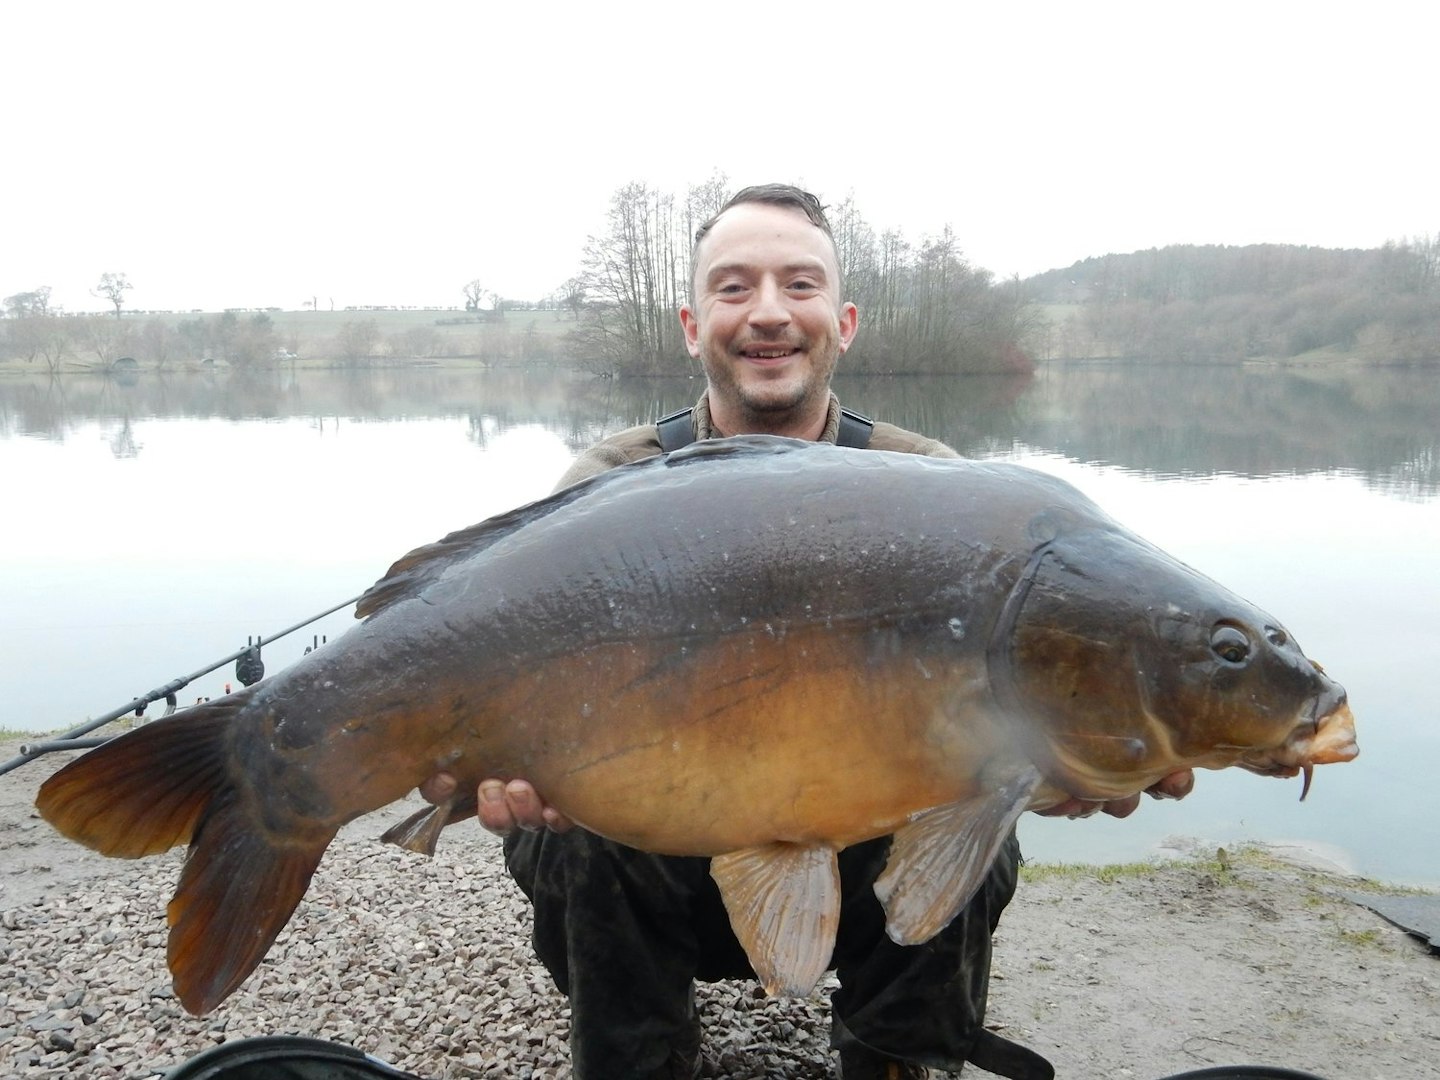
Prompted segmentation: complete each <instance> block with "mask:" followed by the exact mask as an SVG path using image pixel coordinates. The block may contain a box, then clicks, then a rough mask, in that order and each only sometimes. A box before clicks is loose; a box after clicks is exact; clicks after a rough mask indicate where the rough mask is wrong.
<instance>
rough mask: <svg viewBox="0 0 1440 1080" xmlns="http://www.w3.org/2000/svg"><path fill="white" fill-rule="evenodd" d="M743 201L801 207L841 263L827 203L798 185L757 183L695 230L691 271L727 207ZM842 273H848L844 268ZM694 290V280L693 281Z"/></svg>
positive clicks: (729, 200) (792, 208)
mask: <svg viewBox="0 0 1440 1080" xmlns="http://www.w3.org/2000/svg"><path fill="white" fill-rule="evenodd" d="M742 203H764V204H766V205H767V206H779V207H782V208H783V209H786V210H798V211H799V212H800V213H802V214H804V215H805V217H806V218H807V219H808V220H809V222H810V224H811V225H814V226H815V227H816V228H817V229H819V230H820V231H821V232H823V233H824V234H825V236H826V237H827V238H828V239H829V241H830V246H831V248H832V249H834V251H835V261H836V264H837V265H838V264H839V261H840V248H839V246H838V245H837V244H836V243H835V233H834V232H832V231H831V229H830V220H829V219H828V218H827V217H826V216H825V205H824V204H823V203H822V202H821V201H820V200H819V199H818V198H816V197H815V196H814V195H812V194H810V192H808V191H805V190H804V189H803V188H798V187H796V186H795V185H794V184H754V185H752V186H751V187H747V188H741V189H740V190H739V191H737V192H736V193H735V194H734V195H731V196H730V198H729V199H727V200H726V202H725V205H724V206H722V207H720V209H719V210H717V211H716V212H715V213H714V214H713V215H712V216H711V217H710V218H709V219H708V220H707V221H706V222H705V223H704V224H703V225H701V226H700V228H698V229H696V230H695V243H694V244H693V245H691V248H690V267H691V270H690V272H691V274H692V275H693V274H694V272H695V267H696V265H697V256H698V255H699V254H700V243H701V241H703V240H704V239H705V237H706V235H707V234H708V233H709V232H710V230H711V229H712V228H714V227H715V223H716V222H717V221H719V220H720V218H721V216H722V215H723V214H724V213H725V211H726V210H729V209H730V208H731V207H733V206H740V205H741V204H742ZM840 273H841V276H842V277H843V276H844V273H845V270H844V267H840ZM835 284H836V290H837V295H838V294H839V292H840V290H841V289H842V285H841V282H838V281H837V282H836V283H835ZM691 288H692V291H693V288H694V282H693V280H692V282H691Z"/></svg>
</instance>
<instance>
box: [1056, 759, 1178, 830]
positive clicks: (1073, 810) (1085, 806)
mask: <svg viewBox="0 0 1440 1080" xmlns="http://www.w3.org/2000/svg"><path fill="white" fill-rule="evenodd" d="M1194 787H1195V772H1194V770H1192V769H1181V770H1180V771H1179V772H1173V773H1171V774H1170V775H1169V776H1163V777H1161V778H1160V779H1159V780H1157V781H1156V782H1155V783H1154V784H1152V785H1150V787H1148V788H1146V789H1145V790H1146V794H1148V795H1149V796H1150V797H1151V798H1152V799H1183V798H1184V797H1185V796H1186V795H1189V794H1190V791H1191V789H1193V788H1194ZM1139 805H1140V796H1139V795H1130V796H1127V797H1126V798H1124V799H1111V800H1110V801H1109V802H1088V801H1086V800H1084V799H1066V800H1065V801H1064V802H1062V803H1057V804H1056V805H1054V806H1051V807H1047V808H1046V809H1044V810H1036V811H1035V812H1036V813H1037V814H1039V815H1040V816H1041V817H1068V818H1085V817H1089V816H1090V815H1091V814H1098V813H1101V812H1103V813H1106V814H1109V815H1110V816H1111V817H1117V818H1125V817H1129V816H1130V815H1131V814H1133V813H1134V812H1135V808H1136V807H1137V806H1139Z"/></svg>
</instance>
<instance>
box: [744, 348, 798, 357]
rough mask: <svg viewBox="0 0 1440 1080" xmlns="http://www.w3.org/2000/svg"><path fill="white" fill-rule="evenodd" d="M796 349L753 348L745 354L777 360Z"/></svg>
mask: <svg viewBox="0 0 1440 1080" xmlns="http://www.w3.org/2000/svg"><path fill="white" fill-rule="evenodd" d="M794 351H795V350H794V349H751V350H750V351H749V352H747V353H746V354H745V355H746V356H753V357H756V358H757V359H760V360H776V359H778V358H780V357H782V356H789V355H790V354H791V353H792V352H794Z"/></svg>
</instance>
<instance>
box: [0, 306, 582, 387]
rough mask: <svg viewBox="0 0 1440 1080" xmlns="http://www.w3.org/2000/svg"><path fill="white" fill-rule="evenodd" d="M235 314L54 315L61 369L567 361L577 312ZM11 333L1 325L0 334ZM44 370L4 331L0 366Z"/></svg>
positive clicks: (41, 361) (38, 359) (44, 365)
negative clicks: (212, 362)
mask: <svg viewBox="0 0 1440 1080" xmlns="http://www.w3.org/2000/svg"><path fill="white" fill-rule="evenodd" d="M233 316H234V317H233V320H231V319H226V318H225V315H224V313H221V312H145V311H133V312H132V311H127V312H124V313H123V314H122V316H121V318H120V319H118V320H117V319H114V318H113V317H111V316H105V315H88V316H76V317H67V318H62V319H57V320H53V321H52V322H53V333H55V334H57V335H63V360H62V361H61V363H60V364H59V366H58V368H57V370H94V369H95V368H97V367H104V366H105V362H104V361H103V360H102V359H101V358H102V356H105V357H108V358H110V359H112V360H113V359H115V358H118V357H121V356H128V357H133V358H134V359H135V360H136V361H137V363H138V365H139V366H140V367H141V368H151V367H159V366H162V365H163V366H168V367H173V368H185V367H188V366H191V365H198V364H200V363H201V362H202V361H203V360H205V359H207V358H209V357H215V358H219V359H222V360H223V359H225V358H226V357H227V356H245V357H247V358H248V359H247V360H246V361H245V362H249V363H252V364H255V365H256V366H268V365H270V364H272V363H273V362H274V361H275V360H276V358H277V357H284V355H285V354H290V355H293V357H294V358H295V362H298V363H300V364H302V365H303V364H332V363H336V362H341V363H355V362H356V361H357V360H358V359H361V358H363V359H365V360H366V361H379V360H394V361H399V360H421V361H429V362H434V361H441V360H459V361H479V362H485V363H497V362H507V361H518V362H525V363H546V362H557V361H562V360H564V359H566V356H565V354H564V349H563V343H564V338H565V336H566V334H568V333H569V332H570V331H571V330H572V329H574V327H575V320H574V317H573V316H571V315H570V314H569V313H568V312H559V311H520V310H517V311H507V312H505V313H503V314H498V313H493V312H466V311H463V310H455V309H434V310H423V309H413V310H412V309H406V310H394V309H387V310H374V311H355V310H352V311H273V310H266V311H249V310H245V311H235V312H234V313H233ZM266 320H268V329H264V330H262V331H261V332H260V333H259V334H258V336H257V334H256V333H254V332H253V331H254V328H255V327H256V326H257V324H258V325H259V326H261V327H264V326H265V321H266ZM225 322H228V323H230V324H231V329H230V330H228V331H225V330H222V323H225ZM197 323H199V324H202V325H203V326H204V327H206V328H207V330H206V332H205V334H203V335H196V334H194V333H189V334H187V333H186V329H187V328H190V329H192V330H193V328H194V326H195V325H196V324H197ZM4 329H5V327H3V326H0V331H3V330H4ZM226 334H228V335H229V337H228V338H226ZM246 338H249V339H250V340H251V341H252V342H253V344H252V345H251V347H250V348H249V349H248V351H242V350H243V344H242V345H241V347H239V348H236V347H228V348H227V346H226V345H224V344H219V342H220V341H222V339H223V340H228V341H230V342H232V343H233V342H237V341H240V342H242V343H243V341H244V340H245V339H246ZM97 342H98V347H97ZM357 343H358V344H357ZM53 351H54V346H53V345H52V346H51V353H52V354H53ZM46 368H47V359H46V354H45V353H43V352H42V353H41V354H39V355H38V356H37V357H35V358H34V359H27V358H26V357H25V356H24V355H23V350H22V348H21V347H20V346H19V345H17V344H15V343H14V342H12V341H11V340H10V339H9V338H8V336H6V335H4V334H3V333H0V370H5V371H32V372H33V371H40V372H44V371H45V370H46Z"/></svg>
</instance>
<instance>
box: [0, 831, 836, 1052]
mask: <svg viewBox="0 0 1440 1080" xmlns="http://www.w3.org/2000/svg"><path fill="white" fill-rule="evenodd" d="M359 824H360V825H361V826H363V825H364V822H362V823H359ZM383 827H384V826H383V825H381V826H379V827H374V828H373V829H372V830H371V831H370V832H366V831H365V830H364V829H363V828H356V827H353V826H352V828H351V829H350V830H347V832H346V833H345V834H342V836H341V837H340V838H339V839H338V840H337V841H336V842H335V843H334V844H332V846H331V848H330V850H329V851H328V852H327V854H326V856H325V860H324V862H323V863H322V864H321V866H320V869H319V870H318V871H317V873H316V875H315V878H314V880H313V882H312V883H311V886H310V890H309V892H308V893H307V895H306V898H305V899H304V900H303V901H302V902H301V904H300V907H299V908H298V909H297V910H296V913H295V915H294V916H293V917H292V919H291V922H290V924H289V926H288V927H287V928H286V929H285V931H283V932H282V933H281V935H280V937H279V938H278V939H277V941H276V943H275V945H274V946H273V947H272V948H271V950H270V953H269V955H268V956H267V957H266V959H265V960H264V961H263V962H262V963H261V965H260V967H259V968H257V969H256V971H255V972H254V973H253V974H252V975H251V976H250V978H249V979H248V980H247V981H246V982H245V983H244V984H243V985H242V986H241V987H240V989H239V990H237V991H236V992H235V993H234V994H233V995H232V996H231V997H230V998H228V999H227V1000H226V1001H225V1002H224V1003H222V1004H221V1005H220V1007H219V1008H218V1009H216V1010H215V1011H214V1012H213V1013H211V1014H210V1015H208V1016H204V1017H194V1016H190V1015H189V1014H188V1013H186V1012H185V1011H184V1010H183V1009H182V1008H181V1007H180V1004H179V1002H178V1001H177V1000H176V999H175V995H174V991H173V990H172V989H171V986H170V978H169V973H168V972H167V971H166V968H165V906H166V904H167V902H168V901H169V897H170V892H171V890H172V889H173V888H174V882H175V878H176V876H177V874H178V871H179V865H180V859H179V857H178V855H177V856H175V857H167V858H157V859H148V860H144V861H141V862H136V863H119V862H117V863H115V864H114V870H113V872H111V873H108V874H107V875H106V876H105V877H103V878H99V879H96V880H95V881H94V882H92V883H89V884H85V885H81V886H75V887H71V888H69V889H68V891H67V892H65V893H64V894H63V895H60V896H58V897H51V898H49V899H47V900H45V901H44V903H43V904H35V905H27V906H25V907H21V908H4V909H3V910H0V926H3V927H4V928H5V929H6V931H7V933H6V934H5V935H4V936H3V938H0V1077H5V1078H6V1080H10V1078H12V1077H14V1078H16V1080H42V1078H47V1080H48V1078H49V1077H65V1078H67V1080H111V1078H116V1080H154V1078H155V1077H157V1076H158V1075H159V1074H160V1073H162V1072H163V1071H165V1070H167V1069H170V1068H172V1067H174V1066H175V1065H177V1064H179V1063H180V1062H181V1061H184V1060H186V1059H188V1058H190V1057H193V1056H194V1055H196V1054H198V1053H200V1052H201V1051H202V1050H205V1049H207V1048H209V1047H211V1046H214V1045H215V1044H216V1043H217V1042H220V1041H225V1040H229V1039H238V1038H243V1037H247V1036H254V1035H309V1036H313V1037H317V1038H322V1039H335V1040H338V1041H340V1042H344V1043H347V1044H349V1045H352V1046H357V1047H359V1048H360V1049H361V1050H364V1051H365V1052H367V1053H371V1054H374V1055H376V1056H377V1057H380V1058H381V1059H383V1060H385V1061H388V1062H390V1063H391V1064H393V1065H395V1066H396V1067H398V1068H401V1069H404V1070H406V1071H409V1072H412V1073H415V1074H416V1075H417V1076H421V1077H426V1078H428V1080H470V1078H475V1077H485V1078H506V1080H513V1078H515V1077H525V1076H529V1077H534V1078H536V1080H539V1078H542V1077H543V1078H544V1080H569V1078H570V1053H569V1047H568V1038H569V1027H570V1011H569V1005H568V1003H567V1001H566V1000H565V998H564V996H563V995H561V994H560V993H559V992H558V991H557V990H556V989H555V987H554V985H553V984H552V983H551V981H550V977H549V975H548V974H547V973H546V972H545V970H544V968H543V967H541V966H540V964H539V963H538V962H537V960H536V959H535V955H534V952H533V950H532V949H531V946H530V908H529V904H528V902H527V901H526V900H525V898H524V896H523V895H521V893H520V891H519V890H518V889H517V888H516V887H515V886H514V884H513V883H512V882H511V881H510V879H509V877H508V876H507V875H506V874H505V872H504V868H503V865H502V859H501V856H500V850H499V843H498V841H496V840H494V838H492V837H490V836H488V835H487V834H484V833H483V832H482V831H481V830H479V829H476V830H474V833H475V834H479V835H473V834H472V835H468V836H467V835H464V834H466V833H467V830H465V829H464V827H463V826H462V827H460V828H457V829H453V830H448V831H447V833H446V835H445V838H444V843H442V845H441V849H440V852H439V854H438V855H437V856H436V858H435V859H434V860H433V861H430V862H426V861H423V860H419V859H415V858H413V857H411V856H408V855H403V856H402V855H400V853H396V856H395V857H390V856H389V853H388V852H386V851H385V850H384V849H383V848H380V847H379V841H378V840H376V839H375V838H374V837H375V836H378V834H379V832H381V831H383ZM352 834H353V835H352ZM377 850H378V851H379V852H380V854H379V855H378V856H377ZM108 869H109V867H107V870H108ZM0 903H3V900H0ZM832 985H833V983H832V982H827V983H826V984H824V985H823V986H822V992H821V993H817V994H815V995H812V996H811V997H810V998H809V999H807V1000H804V1001H793V1000H785V999H780V1000H771V999H769V998H766V997H764V993H763V991H761V990H760V989H759V988H758V987H757V986H755V984H754V983H747V982H734V983H724V982H722V983H714V984H702V985H701V986H699V987H698V989H697V1005H698V1008H699V1010H700V1014H701V1019H702V1023H703V1025H704V1030H705V1040H706V1042H705V1056H706V1064H705V1068H704V1071H703V1073H702V1075H703V1076H704V1077H706V1078H714V1080H723V1078H732V1077H733V1078H737V1080H738V1078H740V1077H761V1076H763V1077H766V1078H767V1080H819V1078H821V1077H830V1076H832V1075H834V1072H833V1070H834V1061H833V1058H832V1055H831V1052H830V1048H829V1009H828V1002H827V1001H826V993H828V989H829V988H830V987H831V986H832Z"/></svg>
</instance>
